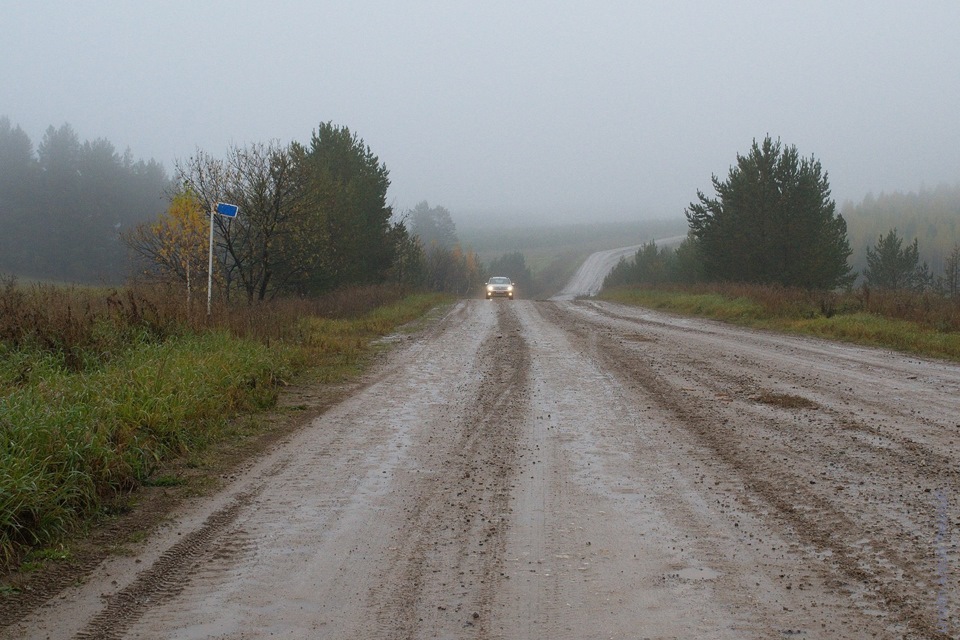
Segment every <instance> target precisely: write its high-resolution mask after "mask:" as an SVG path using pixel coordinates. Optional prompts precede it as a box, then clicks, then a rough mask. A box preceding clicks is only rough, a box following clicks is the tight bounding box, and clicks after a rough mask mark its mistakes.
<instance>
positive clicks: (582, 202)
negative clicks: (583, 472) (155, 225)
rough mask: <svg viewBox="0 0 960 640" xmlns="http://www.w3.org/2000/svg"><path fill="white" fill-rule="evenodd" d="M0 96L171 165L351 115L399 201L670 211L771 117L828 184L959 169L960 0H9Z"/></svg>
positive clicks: (934, 177) (581, 216) (893, 183)
mask: <svg viewBox="0 0 960 640" xmlns="http://www.w3.org/2000/svg"><path fill="white" fill-rule="evenodd" d="M0 6H2V20H0V115H7V116H9V118H10V119H11V120H12V121H13V122H14V123H17V124H20V125H21V126H22V127H23V128H24V130H25V131H26V132H27V133H28V134H29V135H30V137H31V139H33V141H34V144H36V143H38V142H39V141H40V138H41V136H42V133H43V131H44V129H45V128H46V127H47V126H48V125H51V124H52V125H57V126H58V125H60V124H62V123H64V122H69V123H70V124H71V125H72V126H73V127H74V128H75V129H76V131H77V132H78V134H79V135H80V137H81V138H82V139H93V138H97V137H105V138H107V139H109V140H110V141H111V142H113V143H114V145H116V146H117V147H118V148H119V149H120V150H122V149H124V148H125V147H130V149H131V150H132V151H133V154H134V156H135V157H144V158H150V157H153V158H156V159H157V160H160V161H162V162H164V163H165V164H166V165H167V167H168V168H169V167H171V166H172V162H173V160H174V159H175V158H183V157H186V156H189V155H190V154H192V153H193V152H194V150H195V149H196V148H198V147H199V148H202V149H203V150H205V151H208V152H210V153H213V154H215V155H223V154H224V153H225V151H226V150H227V147H228V146H229V145H230V144H231V143H234V144H241V145H242V144H245V143H249V142H256V141H263V142H266V141H269V140H272V139H278V140H281V141H284V142H287V141H290V140H294V139H296V140H300V141H306V140H307V139H308V138H309V136H310V133H311V131H312V130H313V129H314V128H315V127H316V126H317V124H318V123H320V122H322V121H327V120H332V121H333V122H334V123H337V124H341V125H346V126H348V127H350V129H351V130H353V131H354V132H356V133H357V134H358V135H359V136H360V137H362V138H363V139H364V140H365V141H366V142H367V143H368V144H369V145H370V147H371V148H372V149H373V151H374V152H375V153H376V154H377V155H378V156H379V157H380V159H381V160H382V161H383V162H384V163H385V164H386V165H387V167H388V169H389V170H390V176H391V180H392V186H391V190H390V198H391V200H392V203H393V204H394V205H395V206H396V207H397V208H398V209H406V208H410V207H413V206H414V205H415V204H416V203H417V202H418V201H420V200H424V199H426V200H429V201H430V203H431V204H432V205H438V204H439V205H444V206H446V207H447V208H448V209H450V210H451V212H453V213H454V214H455V216H458V218H462V217H463V216H465V215H466V216H470V217H473V218H479V217H481V216H483V215H486V214H498V213H499V214H502V213H504V212H506V213H511V214H515V219H520V217H521V214H523V215H528V214H529V215H531V216H534V215H535V216H536V217H537V218H544V217H551V218H564V219H578V220H610V219H624V218H637V217H646V216H651V217H666V216H680V215H681V214H682V211H683V208H684V207H685V206H686V205H687V204H688V203H689V202H690V201H691V200H693V199H694V198H695V196H696V190H697V189H698V188H700V189H704V190H708V189H709V187H710V184H709V179H710V175H711V174H712V173H718V174H720V175H725V174H726V171H727V169H728V167H729V166H730V165H731V164H732V163H733V162H734V160H735V154H736V153H737V152H744V151H746V150H747V148H748V147H749V145H750V142H751V141H752V140H753V139H754V138H762V137H763V136H764V135H766V134H767V133H769V134H771V135H773V136H774V137H780V138H781V139H782V140H783V142H785V143H788V144H794V145H796V146H797V147H798V149H799V151H800V152H801V154H803V155H805V156H809V155H811V154H812V155H815V156H816V157H817V158H818V159H819V160H820V161H821V162H822V163H823V166H824V168H825V169H826V170H827V171H828V172H829V175H830V181H831V185H832V187H833V192H834V196H835V198H836V199H837V200H838V202H840V203H841V204H842V203H843V202H844V201H845V200H848V199H849V200H854V201H858V200H860V199H861V198H862V197H863V196H864V195H866V193H868V192H873V193H875V194H877V193H879V192H881V191H892V190H900V191H913V190H917V189H918V188H919V187H920V186H921V185H922V184H926V185H928V186H935V185H937V184H939V183H943V182H946V183H949V184H955V183H956V182H957V181H958V180H960V2H956V1H955V0H951V1H941V2H932V1H931V2H926V1H923V0H921V1H919V2H909V3H907V2H890V1H880V0H871V1H863V2H843V1H840V2H837V1H831V2H773V1H770V0H766V1H763V2H759V1H758V2H667V1H664V2H640V1H636V2H627V1H624V2H612V1H606V0H585V1H583V2H560V1H555V2H547V1H530V0H523V1H520V0H515V1H505V2H501V1H499V0H484V1H483V2H457V1H448V2H440V1H437V2H410V1H406V0H404V1H394V2H387V1H383V2H364V1H349V2H347V1H345V2H316V1H309V0H300V1H293V0H288V1H283V0H271V1H270V2H238V1H230V2H227V1H222V2H212V1H205V0H190V1H182V2H181V1H173V0H170V1H166V2H160V1H156V0H141V1H134V0H131V1H129V2H127V1H88V2H79V1H47V0H29V1H23V2H21V1H19V0H13V1H11V0H0Z"/></svg>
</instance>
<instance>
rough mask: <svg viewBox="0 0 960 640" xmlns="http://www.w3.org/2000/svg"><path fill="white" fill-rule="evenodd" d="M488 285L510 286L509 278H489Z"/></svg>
mask: <svg viewBox="0 0 960 640" xmlns="http://www.w3.org/2000/svg"><path fill="white" fill-rule="evenodd" d="M490 284H510V278H490Z"/></svg>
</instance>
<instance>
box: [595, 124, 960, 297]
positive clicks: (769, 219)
mask: <svg viewBox="0 0 960 640" xmlns="http://www.w3.org/2000/svg"><path fill="white" fill-rule="evenodd" d="M711 182H712V186H713V191H714V194H715V195H707V194H705V193H703V192H702V191H697V200H696V201H695V202H692V203H691V204H690V205H689V206H688V207H687V209H686V210H685V215H686V217H687V221H688V224H689V231H688V235H687V238H686V240H684V241H683V242H682V243H681V244H680V246H679V247H677V248H676V249H672V248H665V247H658V246H657V245H656V243H648V244H646V245H644V246H643V247H641V248H640V249H639V250H638V251H637V253H636V254H635V255H634V256H633V257H632V259H630V260H626V259H624V260H621V262H620V263H619V264H618V265H617V266H616V267H615V268H614V270H613V271H612V272H611V273H610V275H609V276H608V277H607V279H606V282H605V286H618V285H627V284H651V285H658V284H663V283H696V282H740V283H749V284H761V285H778V286H784V287H796V288H803V289H815V290H832V289H837V288H846V287H850V286H852V284H853V283H854V282H855V281H856V280H857V278H858V276H860V277H862V281H863V283H864V284H865V285H866V286H868V287H874V288H878V289H889V290H900V289H909V290H914V291H923V290H937V291H940V292H942V293H944V294H948V295H957V294H958V279H960V244H958V243H957V241H956V237H957V235H956V233H955V229H954V228H953V225H955V224H956V220H957V218H960V216H958V215H957V213H958V212H960V206H957V203H960V198H957V199H955V200H954V214H953V216H952V217H951V216H946V219H947V220H949V221H950V229H949V235H948V237H949V238H951V239H953V246H952V248H950V249H949V250H948V252H947V253H946V256H945V257H944V259H943V263H942V264H943V269H942V271H941V273H940V274H934V273H933V272H932V270H931V269H930V268H929V267H928V266H927V263H926V262H921V261H920V250H919V245H918V241H917V240H916V239H914V241H913V243H912V244H906V245H904V239H903V238H902V237H901V236H900V235H899V233H898V231H897V229H896V227H892V228H889V229H888V230H886V231H885V232H884V233H881V234H880V235H879V238H878V239H877V240H876V244H874V245H872V246H866V247H865V251H864V261H863V268H862V270H861V271H859V272H857V271H855V270H854V269H853V266H852V265H851V256H852V254H853V249H852V248H851V242H850V238H849V233H848V227H847V221H846V219H845V218H844V216H843V215H841V214H839V213H838V212H837V208H836V203H835V202H834V200H833V199H832V197H831V193H830V185H829V180H828V178H827V173H826V172H825V171H824V170H823V168H822V166H821V164H820V162H819V161H818V160H817V159H816V158H815V157H813V156H810V157H808V158H805V157H801V156H800V154H799V153H798V151H797V149H796V147H794V146H784V145H783V144H782V143H781V142H780V141H779V140H776V141H774V140H773V139H772V138H771V137H770V136H767V137H766V138H765V139H764V140H763V141H762V142H760V143H758V142H757V141H756V140H755V141H754V142H753V144H752V146H751V148H750V150H749V151H748V152H747V153H746V154H744V155H740V154H738V155H737V157H736V164H734V165H733V166H731V167H730V170H729V172H728V175H727V177H726V179H724V180H721V179H720V178H719V177H717V176H716V175H714V176H713V177H712V180H711ZM937 195H938V197H942V195H943V193H942V190H938V192H937Z"/></svg>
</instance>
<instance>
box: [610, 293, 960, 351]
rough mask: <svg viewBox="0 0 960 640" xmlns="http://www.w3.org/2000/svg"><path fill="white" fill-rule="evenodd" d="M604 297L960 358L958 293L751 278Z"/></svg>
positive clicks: (759, 326) (717, 318)
mask: <svg viewBox="0 0 960 640" xmlns="http://www.w3.org/2000/svg"><path fill="white" fill-rule="evenodd" d="M600 297H601V298H603V299H606V300H612V301H615V302H621V303H624V304H631V305H637V306H643V307H649V308H651V309H659V310H663V311H672V312H676V313H681V314H686V315H695V316H701V317H706V318H712V319H715V320H721V321H724V322H730V323H733V324H739V325H744V326H750V327H756V328H763V329H774V330H778V331H787V332H791V333H799V334H805V335H815V336H819V337H823V338H829V339H834V340H843V341H846V342H852V343H855V344H861V345H868V346H878V347H888V348H891V349H897V350H899V351H905V352H909V353H915V354H918V355H925V356H931V357H936V358H946V359H951V360H957V361H960V301H957V300H949V299H946V298H943V297H941V296H938V295H935V294H914V293H905V292H872V293H871V292H869V291H867V290H864V289H861V290H856V291H852V292H849V293H835V292H810V291H801V290H791V289H783V288H778V287H760V286H748V285H702V286H694V287H675V288H669V289H664V288H661V289H644V288H618V289H613V290H609V291H604V292H603V293H602V294H601V296H600Z"/></svg>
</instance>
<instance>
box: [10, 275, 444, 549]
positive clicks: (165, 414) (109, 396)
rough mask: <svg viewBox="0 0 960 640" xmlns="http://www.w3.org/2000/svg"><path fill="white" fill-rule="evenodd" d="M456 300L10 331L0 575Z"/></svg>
mask: <svg viewBox="0 0 960 640" xmlns="http://www.w3.org/2000/svg"><path fill="white" fill-rule="evenodd" d="M7 293H9V291H8V292H7ZM48 294H49V292H44V295H48ZM443 301H445V298H442V297H440V296H437V295H414V296H408V297H405V298H397V299H392V300H391V301H389V302H386V303H383V304H380V303H379V302H377V303H376V305H379V306H375V308H373V310H372V311H369V312H364V313H360V314H358V315H356V316H354V317H341V318H324V317H318V316H311V315H305V314H302V313H301V310H299V308H297V307H296V306H294V307H292V309H293V311H292V312H291V313H289V314H287V316H286V317H285V318H281V317H279V316H275V315H269V316H265V317H268V318H269V319H270V321H271V322H273V323H275V324H288V325H289V326H288V327H286V328H284V327H273V328H272V330H271V331H264V330H263V329H264V328H263V326H262V323H260V326H259V329H260V334H263V335H259V336H258V337H249V336H253V332H252V331H251V330H250V329H249V327H257V326H258V323H257V322H256V321H255V319H252V320H251V321H249V322H246V323H245V327H247V328H244V327H240V328H239V329H237V328H234V329H228V328H225V327H221V328H216V327H214V328H210V329H191V328H188V327H184V328H182V329H181V330H175V329H172V328H170V329H167V330H165V331H164V332H162V334H158V332H156V331H140V330H137V328H136V326H133V327H131V326H126V325H124V326H120V327H117V328H116V330H115V331H114V332H113V333H112V334H111V335H105V336H103V335H100V336H98V335H95V334H97V332H98V331H101V329H97V326H98V323H101V320H102V319H100V318H95V317H92V316H91V319H90V321H89V322H88V323H87V324H85V325H84V328H83V332H82V336H81V337H82V339H81V337H78V338H77V339H76V340H75V341H74V342H73V343H71V345H63V344H62V343H58V342H57V341H54V340H37V339H34V338H32V337H31V336H32V335H34V334H30V333H29V332H27V331H20V330H19V329H18V330H17V331H12V330H11V331H8V333H9V334H10V335H15V336H17V340H13V341H10V342H0V568H5V567H10V566H11V565H13V564H14V563H16V562H18V561H19V560H20V559H22V558H23V557H24V553H25V552H26V551H28V550H29V549H44V548H48V547H49V545H51V544H55V543H56V541H57V540H59V539H61V538H62V537H63V536H65V535H66V534H68V533H69V532H71V531H73V530H76V528H77V527H78V525H80V524H81V523H83V522H84V521H85V520H86V519H89V518H91V517H94V516H96V515H97V514H98V513H99V512H101V511H102V510H103V509H104V508H105V507H106V506H107V505H109V504H111V503H115V502H116V500H115V499H116V497H117V496H120V495H124V494H126V493H127V492H130V491H133V490H135V489H136V488H137V487H139V486H141V485H143V484H152V485H155V486H172V485H175V484H177V483H178V480H177V478H176V477H174V476H169V475H164V474H162V473H160V474H158V475H157V476H156V477H155V478H154V479H152V480H151V474H153V473H154V472H155V471H156V470H157V469H158V468H159V467H160V466H161V465H162V464H163V463H164V462H166V461H169V460H171V459H174V458H178V457H181V458H184V459H185V460H189V459H191V457H193V456H195V455H196V454H197V452H202V451H203V450H204V449H205V448H207V447H208V446H209V445H210V444H211V443H214V442H219V441H223V440H225V439H227V440H229V439H236V438H243V437H245V435H247V434H248V433H250V432H251V430H250V429H248V428H245V427H244V424H243V420H236V419H234V418H236V417H237V416H242V415H251V414H255V413H257V412H260V411H262V410H264V409H266V408H269V407H272V406H274V404H275V403H276V400H277V397H278V393H279V390H280V388H281V387H282V385H283V384H284V383H285V382H287V381H290V380H293V379H298V380H317V381H321V382H324V381H339V380H343V379H345V378H347V377H349V376H351V375H354V374H356V373H357V372H358V371H359V370H360V369H361V368H362V366H363V364H364V362H366V360H367V356H368V355H369V354H370V353H371V352H372V351H373V349H375V348H376V347H374V346H373V345H372V343H373V341H374V340H375V339H376V338H378V337H380V336H382V335H385V334H387V333H389V332H392V331H394V330H396V328H397V327H398V326H400V325H402V324H404V323H407V322H410V321H412V320H414V319H416V318H418V317H420V316H422V315H423V314H424V313H426V312H427V311H428V310H429V309H430V308H432V307H434V306H436V305H437V304H439V303H441V302H443ZM270 313H276V309H274V310H273V311H271V312H270ZM52 315H53V314H52ZM61 315H62V316H63V317H67V316H70V314H69V313H65V314H61ZM71 317H74V318H75V317H76V316H75V315H74V316H71ZM51 326H52V327H54V326H55V325H53V324H52V325H51ZM13 329H16V327H13ZM43 335H44V336H56V335H58V333H57V332H56V331H55V328H52V329H51V330H50V331H48V332H47V333H45V334H43ZM77 335H78V336H80V333H77ZM22 336H26V337H25V338H23V337H22ZM245 336H248V337H245ZM11 342H12V343H14V344H13V346H11ZM28 560H29V558H28ZM30 561H31V562H34V561H35V560H30Z"/></svg>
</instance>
